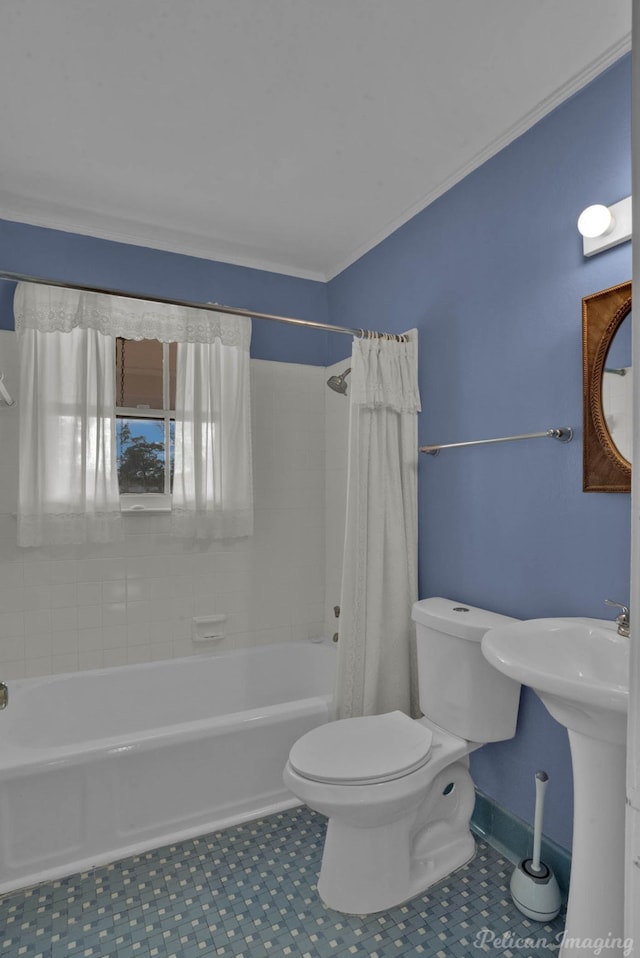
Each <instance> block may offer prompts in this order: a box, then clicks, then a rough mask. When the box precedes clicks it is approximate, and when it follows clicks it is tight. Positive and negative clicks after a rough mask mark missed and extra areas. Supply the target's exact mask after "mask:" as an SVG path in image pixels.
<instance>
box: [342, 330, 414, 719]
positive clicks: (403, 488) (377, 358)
mask: <svg viewBox="0 0 640 958" xmlns="http://www.w3.org/2000/svg"><path fill="white" fill-rule="evenodd" d="M406 336H407V342H398V341H393V340H385V339H362V340H355V341H354V344H353V353H352V361H351V388H350V396H351V404H350V419H349V469H348V485H347V515H346V530H345V546H344V562H343V573H342V590H341V599H340V610H341V611H340V642H339V644H338V681H337V712H338V717H339V718H350V717H352V716H358V715H374V714H379V713H382V712H389V711H393V710H395V709H399V710H401V711H403V712H406V713H407V714H409V715H416V714H418V697H417V683H416V680H415V676H416V671H415V667H413V666H414V664H415V640H414V630H413V623H412V621H411V606H412V605H413V603H414V602H415V601H416V599H417V597H418V576H417V567H418V562H417V551H418V548H417V535H418V530H417V521H418V519H417V471H418V436H417V413H418V412H419V410H420V395H419V392H418V378H417V331H416V330H411V331H410V332H409V333H407V334H406Z"/></svg>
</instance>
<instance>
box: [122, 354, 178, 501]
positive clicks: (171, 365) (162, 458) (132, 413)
mask: <svg viewBox="0 0 640 958" xmlns="http://www.w3.org/2000/svg"><path fill="white" fill-rule="evenodd" d="M176 350H177V345H176V343H161V342H159V341H158V340H157V339H142V340H134V339H124V338H122V337H118V338H117V339H116V451H117V470H118V483H119V487H120V497H121V503H122V508H123V510H125V511H126V510H133V511H137V510H142V509H149V508H161V509H166V508H170V504H171V503H170V495H171V489H172V483H173V463H174V436H175V395H176Z"/></svg>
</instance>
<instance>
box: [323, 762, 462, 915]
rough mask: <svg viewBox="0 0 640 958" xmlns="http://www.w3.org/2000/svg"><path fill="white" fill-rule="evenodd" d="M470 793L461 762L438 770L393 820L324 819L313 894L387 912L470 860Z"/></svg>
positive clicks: (343, 908) (339, 904)
mask: <svg viewBox="0 0 640 958" xmlns="http://www.w3.org/2000/svg"><path fill="white" fill-rule="evenodd" d="M474 803H475V792H474V787H473V782H472V780H471V776H470V775H469V772H468V768H467V761H466V760H465V761H463V762H455V763H454V764H452V765H450V766H448V767H447V768H444V769H442V771H441V772H439V773H438V774H437V775H436V776H435V778H434V780H433V782H432V783H431V785H430V786H429V788H428V790H427V793H426V795H425V796H424V797H423V800H422V801H421V802H420V803H419V804H418V806H417V807H416V808H413V809H412V810H410V811H408V812H407V813H406V814H404V815H402V817H400V818H399V819H397V820H396V821H393V822H390V823H388V824H385V825H378V826H375V827H368V828H367V827H359V826H356V825H354V824H352V823H351V822H346V821H344V820H342V819H337V818H330V819H329V824H328V827H327V837H326V839H325V845H324V853H323V857H322V867H321V869H320V877H319V880H318V892H319V894H320V897H321V898H322V900H323V902H324V903H325V905H327V906H328V907H329V908H334V909H335V910H336V911H340V912H344V913H346V914H352V915H368V914H372V913H374V912H379V911H387V910H388V909H389V908H393V907H394V906H396V905H399V904H401V903H402V902H404V901H408V900H409V899H411V898H415V897H416V895H420V894H422V892H424V891H426V889H427V888H429V887H430V886H431V885H433V884H435V883H436V882H438V881H440V880H441V879H442V878H445V877H446V876H447V875H450V874H451V872H453V871H455V870H456V869H458V868H461V867H462V866H463V865H466V864H467V862H469V861H471V859H472V858H473V856H474V854H475V841H474V839H473V836H472V834H471V831H470V829H469V822H470V820H471V814H472V812H473V807H474Z"/></svg>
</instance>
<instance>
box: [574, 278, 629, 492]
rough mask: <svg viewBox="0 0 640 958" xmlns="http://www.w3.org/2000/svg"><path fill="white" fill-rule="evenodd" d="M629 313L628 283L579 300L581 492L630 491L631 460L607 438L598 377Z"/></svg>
mask: <svg viewBox="0 0 640 958" xmlns="http://www.w3.org/2000/svg"><path fill="white" fill-rule="evenodd" d="M630 312H631V283H630V282H629V283H621V284H620V285H619V286H611V287H610V288H609V289H603V290H600V292H599V293H592V294H591V295H590V296H585V297H584V299H583V300H582V367H583V485H582V488H583V490H584V491H585V492H630V491H631V463H629V462H628V461H627V460H626V459H625V458H624V456H623V455H621V453H620V452H619V451H618V448H617V446H616V444H615V443H614V441H613V439H612V438H611V433H610V432H609V429H608V427H607V421H606V418H605V415H604V410H603V408H602V377H603V373H604V364H605V359H606V357H607V352H608V351H609V347H610V345H611V341H612V340H613V337H614V336H615V334H616V331H617V330H618V328H619V327H620V325H621V324H622V322H623V321H624V319H625V318H626V317H627V316H628V315H629V313H630Z"/></svg>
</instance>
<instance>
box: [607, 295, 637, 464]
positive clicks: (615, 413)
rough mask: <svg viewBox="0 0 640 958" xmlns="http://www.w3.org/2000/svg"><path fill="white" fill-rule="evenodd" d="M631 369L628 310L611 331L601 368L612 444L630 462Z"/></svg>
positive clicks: (629, 315) (631, 446)
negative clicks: (607, 349)
mask: <svg viewBox="0 0 640 958" xmlns="http://www.w3.org/2000/svg"><path fill="white" fill-rule="evenodd" d="M632 393H633V370H632V367H631V313H627V315H626V316H625V317H624V319H623V320H622V323H621V324H620V326H618V329H617V331H616V332H615V333H614V335H613V338H612V340H611V345H610V346H609V351H608V352H607V355H606V356H605V360H604V368H603V370H602V412H603V414H604V421H605V423H606V426H607V429H608V430H609V435H610V436H611V439H612V440H613V443H614V445H615V447H616V449H617V450H618V452H619V453H620V455H621V456H623V458H624V459H626V460H627V462H628V463H631V455H632V449H633V431H632V425H633V423H632V415H633V396H632Z"/></svg>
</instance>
